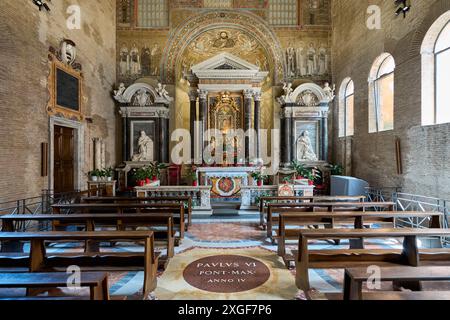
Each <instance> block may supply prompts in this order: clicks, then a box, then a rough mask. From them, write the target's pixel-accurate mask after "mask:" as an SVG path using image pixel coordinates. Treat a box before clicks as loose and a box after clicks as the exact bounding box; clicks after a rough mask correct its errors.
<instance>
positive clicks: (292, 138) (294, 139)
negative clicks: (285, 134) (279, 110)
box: [289, 107, 297, 163]
mask: <svg viewBox="0 0 450 320" xmlns="http://www.w3.org/2000/svg"><path fill="white" fill-rule="evenodd" d="M290 109H291V110H290V114H289V115H290V118H289V122H290V135H289V136H290V141H291V154H290V158H289V163H291V162H292V161H294V160H297V133H296V132H295V118H294V114H293V112H294V111H293V110H292V107H290Z"/></svg>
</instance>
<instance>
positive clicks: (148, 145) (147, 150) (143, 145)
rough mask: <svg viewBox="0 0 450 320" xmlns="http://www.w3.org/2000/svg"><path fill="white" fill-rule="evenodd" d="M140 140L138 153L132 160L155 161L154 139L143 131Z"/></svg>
mask: <svg viewBox="0 0 450 320" xmlns="http://www.w3.org/2000/svg"><path fill="white" fill-rule="evenodd" d="M140 134H141V135H140V137H139V140H138V151H139V153H138V154H135V155H134V156H133V158H132V161H153V141H152V139H151V138H150V137H149V136H147V134H146V133H145V131H141V133H140Z"/></svg>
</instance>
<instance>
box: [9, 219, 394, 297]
mask: <svg viewBox="0 0 450 320" xmlns="http://www.w3.org/2000/svg"><path fill="white" fill-rule="evenodd" d="M310 246H311V249H326V248H333V249H338V248H348V243H346V242H342V243H341V245H340V246H335V245H332V244H331V243H327V242H323V241H321V242H315V243H311V244H310ZM369 247H373V248H401V246H400V245H399V243H398V242H397V241H396V240H394V239H392V240H391V241H387V242H382V243H381V242H377V241H372V242H370V243H369ZM293 248H296V243H295V242H293V243H291V244H290V245H288V250H291V249H293ZM81 250H82V247H81V246H80V244H76V243H73V244H70V243H69V244H61V245H57V246H53V247H51V248H50V249H49V251H50V252H55V253H56V252H67V251H75V252H78V251H79V252H81ZM102 250H105V251H109V250H112V251H127V252H139V251H141V250H142V247H139V246H137V245H135V244H126V243H123V244H118V245H117V246H116V247H114V248H109V247H105V248H102ZM204 250H207V254H214V253H216V254H218V253H220V254H223V253H224V252H231V253H233V254H235V253H236V252H239V254H240V255H246V256H248V257H251V258H256V259H258V254H255V252H259V251H260V250H264V252H265V256H266V260H267V261H272V262H264V263H265V264H266V265H270V269H271V273H272V274H275V273H277V274H279V276H280V275H281V276H282V277H285V279H283V283H284V285H285V284H286V282H291V283H292V285H294V287H295V281H294V273H295V271H288V270H287V269H286V268H285V267H284V265H283V263H282V260H281V258H279V257H278V255H277V253H276V250H277V248H276V246H275V245H273V244H272V243H271V241H270V240H269V239H267V238H266V233H265V231H263V230H262V229H261V228H260V227H259V216H257V215H249V216H237V217H226V218H220V217H212V218H206V217H203V218H199V219H194V224H193V225H192V227H191V228H190V230H189V231H188V232H187V233H186V236H185V239H184V240H183V241H182V243H181V245H180V246H179V247H177V248H176V257H175V258H174V259H172V260H171V262H170V263H169V266H168V268H167V269H166V270H168V271H167V272H170V273H171V274H172V275H171V277H172V278H177V279H178V282H177V283H176V284H174V288H175V287H183V285H182V284H180V281H181V283H182V282H183V281H184V280H183V279H181V278H182V276H181V273H182V269H180V266H178V265H176V264H177V263H179V264H183V265H186V264H187V263H188V262H189V261H190V262H193V261H195V259H196V258H197V257H198V256H204V254H200V255H199V254H198V253H199V252H202V251H204ZM161 251H164V250H163V249H161ZM162 253H163V254H164V252H162ZM255 255H256V256H255ZM179 256H182V257H183V259H181V260H180V259H179V258H178V257H179ZM180 261H182V262H180ZM275 262H276V263H275ZM174 270H179V271H178V272H179V273H180V274H179V275H178V276H177V275H173V273H174V272H175V273H176V271H174ZM164 276H165V272H163V271H160V273H159V278H160V281H161V284H163V286H164V287H165V288H166V289H167V288H168V284H167V283H168V282H167V277H166V278H165V277H164ZM310 280H311V286H312V287H313V288H315V290H317V291H319V292H322V293H337V292H340V291H342V282H343V270H310ZM142 283H143V273H142V272H121V273H117V272H115V273H111V274H110V293H111V296H112V297H113V298H123V297H125V299H130V300H133V299H142V295H141V292H142ZM186 285H187V284H186ZM187 286H188V285H187ZM61 292H64V290H62V291H61ZM162 292H165V293H162ZM199 292H200V291H199ZM288 292H289V294H288V296H286V293H285V292H284V293H283V294H281V293H280V294H279V295H278V296H277V294H276V292H275V293H273V292H272V293H271V294H270V295H262V296H261V297H260V298H264V297H265V298H268V299H277V298H280V299H298V298H301V297H302V295H301V293H298V292H297V290H294V291H293V290H292V286H291V288H290V290H289V291H288ZM6 293H7V294H8V295H12V296H15V295H20V294H21V291H20V290H15V291H8V292H6ZM0 294H3V295H4V294H5V292H3V293H2V292H1V291H0ZM80 294H83V293H81V292H80ZM158 294H159V295H160V296H158ZM190 296H191V297H192V298H195V297H197V298H199V299H202V295H201V294H199V295H192V294H191V295H190ZM258 296H259V294H257V293H255V296H254V298H258ZM178 297H186V296H185V295H180V296H177V295H176V293H174V292H171V294H167V290H165V291H161V290H160V291H158V290H156V292H155V294H154V297H153V298H155V299H168V298H178ZM269 297H270V298H269ZM246 298H249V297H248V296H246Z"/></svg>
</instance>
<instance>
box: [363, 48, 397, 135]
mask: <svg viewBox="0 0 450 320" xmlns="http://www.w3.org/2000/svg"><path fill="white" fill-rule="evenodd" d="M394 71H395V60H394V57H393V56H392V55H390V54H389V53H384V54H382V55H381V56H379V57H378V58H377V59H376V60H375V62H374V64H373V66H372V70H371V72H370V77H369V132H370V133H372V132H380V131H388V130H393V129H394Z"/></svg>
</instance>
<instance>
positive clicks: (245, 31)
mask: <svg viewBox="0 0 450 320" xmlns="http://www.w3.org/2000/svg"><path fill="white" fill-rule="evenodd" d="M221 32H227V33H228V37H232V38H231V39H232V41H243V40H242V39H243V37H246V38H247V39H248V41H249V42H250V43H252V42H253V43H256V44H257V45H258V50H261V51H263V52H264V53H265V58H266V59H267V65H268V69H269V71H271V76H272V78H273V80H274V83H279V82H280V81H281V80H282V79H283V75H284V74H285V72H284V71H285V63H284V58H283V57H284V55H283V51H282V49H281V45H280V43H279V41H278V39H277V37H276V35H275V33H274V32H273V30H272V29H271V28H270V27H269V26H268V25H267V23H266V22H265V21H264V20H262V19H261V18H259V17H258V16H256V15H254V14H251V13H243V12H233V11H227V10H225V11H210V12H207V13H204V14H200V15H198V16H196V17H193V18H191V19H189V21H187V22H186V23H185V24H182V25H181V26H180V27H179V28H177V29H176V30H174V31H173V32H172V33H171V35H170V37H169V41H168V45H167V46H166V49H165V52H164V55H163V57H164V58H163V61H162V67H161V70H162V71H161V72H162V74H161V78H162V79H163V81H164V82H166V83H167V84H171V83H175V81H176V78H177V76H178V75H179V74H181V70H182V68H183V66H182V64H183V58H184V54H185V52H186V49H187V48H188V47H189V46H190V45H192V43H193V42H194V41H195V40H198V39H199V38H201V36H202V35H203V34H205V33H207V34H211V35H212V34H216V40H218V38H219V36H220V33H221ZM238 35H241V37H240V38H239V37H238ZM239 39H240V40H239ZM212 41H213V42H212V43H213V46H214V41H215V40H214V39H213V40H212ZM232 41H228V44H227V41H225V42H224V45H223V46H224V50H223V51H229V50H227V49H231V46H232V45H231V43H232ZM256 44H255V45H256ZM250 45H251V44H250ZM216 49H217V48H216ZM229 52H232V51H229ZM206 56H207V55H205V58H207V57H206ZM211 56H213V54H211ZM243 58H244V59H245V57H243ZM261 63H262V64H263V62H262V61H261Z"/></svg>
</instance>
